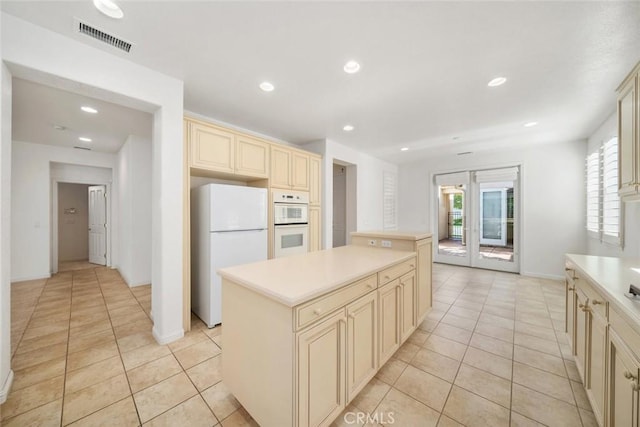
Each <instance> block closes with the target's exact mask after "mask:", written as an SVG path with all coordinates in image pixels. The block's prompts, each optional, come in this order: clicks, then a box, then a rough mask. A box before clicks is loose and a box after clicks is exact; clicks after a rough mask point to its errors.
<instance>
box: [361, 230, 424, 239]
mask: <svg viewBox="0 0 640 427" xmlns="http://www.w3.org/2000/svg"><path fill="white" fill-rule="evenodd" d="M351 236H354V237H386V238H388V239H398V240H422V239H428V238H429V237H431V236H432V234H431V233H428V232H426V231H354V232H352V233H351Z"/></svg>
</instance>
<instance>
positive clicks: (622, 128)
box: [618, 64, 640, 200]
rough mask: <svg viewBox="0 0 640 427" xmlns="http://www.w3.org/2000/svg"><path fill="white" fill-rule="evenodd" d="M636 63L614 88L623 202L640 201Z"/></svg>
mask: <svg viewBox="0 0 640 427" xmlns="http://www.w3.org/2000/svg"><path fill="white" fill-rule="evenodd" d="M639 85H640V64H639V65H638V66H637V67H636V68H635V69H634V71H633V72H632V73H631V74H630V75H629V76H628V77H627V78H626V79H625V81H624V82H623V83H622V85H621V86H620V88H619V89H618V164H619V166H618V167H619V174H618V180H619V193H620V196H621V197H622V198H623V199H624V200H636V199H639V198H640V95H639V94H638V86H639Z"/></svg>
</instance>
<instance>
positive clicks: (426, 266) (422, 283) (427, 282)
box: [416, 239, 433, 322]
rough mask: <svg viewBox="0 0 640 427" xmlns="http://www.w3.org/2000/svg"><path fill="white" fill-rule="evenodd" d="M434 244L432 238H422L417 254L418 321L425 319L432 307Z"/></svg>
mask: <svg viewBox="0 0 640 427" xmlns="http://www.w3.org/2000/svg"><path fill="white" fill-rule="evenodd" d="M432 250H433V248H432V244H431V240H430V239H425V240H421V241H419V242H418V247H417V251H416V252H417V254H418V259H417V260H416V261H417V263H418V264H417V265H416V275H417V281H418V286H417V297H416V299H417V309H418V313H417V316H418V321H420V322H421V321H422V320H424V317H425V316H426V314H427V312H428V311H429V309H430V308H431V264H432V259H431V256H432V254H431V252H432Z"/></svg>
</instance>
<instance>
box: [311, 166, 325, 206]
mask: <svg viewBox="0 0 640 427" xmlns="http://www.w3.org/2000/svg"><path fill="white" fill-rule="evenodd" d="M321 171H322V159H319V158H318V157H310V158H309V204H310V205H319V204H320V203H321V201H322V172H321Z"/></svg>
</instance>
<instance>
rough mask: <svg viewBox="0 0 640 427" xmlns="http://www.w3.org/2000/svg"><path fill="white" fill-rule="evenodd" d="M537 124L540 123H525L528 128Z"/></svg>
mask: <svg viewBox="0 0 640 427" xmlns="http://www.w3.org/2000/svg"><path fill="white" fill-rule="evenodd" d="M537 124H538V122H529V123H525V124H524V127H526V128H530V127H532V126H535V125H537Z"/></svg>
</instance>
